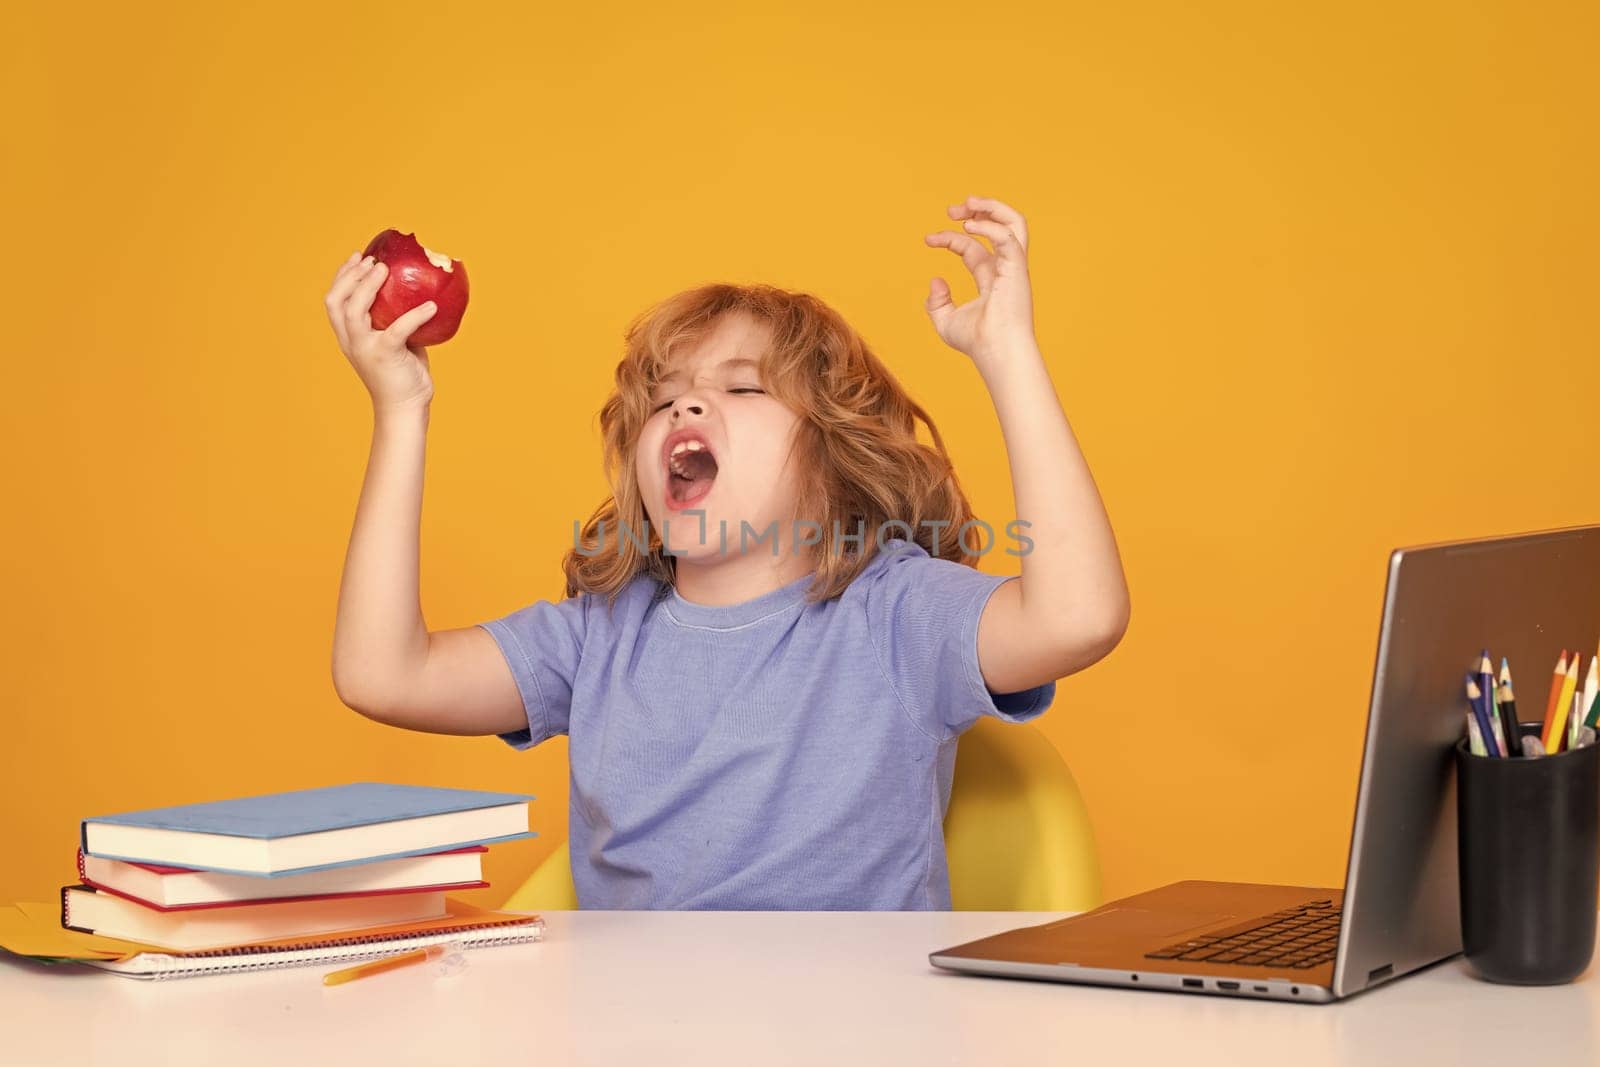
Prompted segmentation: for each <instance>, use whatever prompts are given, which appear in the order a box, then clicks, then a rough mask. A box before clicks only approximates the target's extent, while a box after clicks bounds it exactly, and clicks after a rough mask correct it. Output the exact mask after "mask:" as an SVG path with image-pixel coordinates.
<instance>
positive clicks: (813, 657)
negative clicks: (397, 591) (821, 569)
mask: <svg viewBox="0 0 1600 1067" xmlns="http://www.w3.org/2000/svg"><path fill="white" fill-rule="evenodd" d="M1012 580H1014V578H1012V577H1005V576H1001V575H993V574H985V573H983V572H982V571H979V570H976V569H974V568H972V567H968V566H965V565H963V564H960V563H957V562H955V561H954V560H951V559H942V558H936V557H932V556H929V555H928V553H927V552H926V551H925V550H924V549H923V548H922V547H921V546H920V545H918V544H916V543H915V542H912V541H907V540H903V539H900V538H894V539H889V540H886V542H885V545H884V547H883V548H882V549H881V550H879V552H878V554H877V555H876V556H875V557H874V558H873V559H872V561H871V562H870V563H869V564H868V565H867V566H866V568H864V569H863V570H862V572H861V573H860V574H859V575H857V576H856V578H855V580H854V581H853V582H851V583H850V585H849V586H848V587H847V588H846V589H845V590H844V592H843V593H841V594H840V595H839V596H837V597H835V598H834V599H832V600H828V601H825V602H822V603H818V604H806V603H805V601H804V597H805V591H806V587H807V585H808V584H809V583H810V581H811V576H810V575H806V576H805V577H804V578H800V579H796V580H795V581H793V582H791V583H789V584H788V585H785V586H783V587H782V588H780V589H775V590H773V591H771V592H769V593H765V594H763V595H761V596H758V597H755V598H754V599H752V600H746V601H744V602H743V603H740V604H731V605H725V606H708V605H704V604H695V603H692V602H690V601H688V600H685V599H684V598H683V597H682V596H680V595H679V594H678V592H677V590H676V589H674V588H672V587H671V586H668V585H664V584H662V583H660V582H658V581H656V580H655V579H653V578H650V577H649V576H647V575H639V576H637V577H635V578H634V580H633V582H632V583H631V584H630V585H629V586H628V587H627V588H626V589H624V590H623V592H622V594H621V596H620V597H619V598H618V600H617V602H616V605H615V607H614V610H613V612H611V613H609V614H608V612H607V610H606V601H605V598H604V597H603V596H595V595H592V594H587V593H580V594H579V595H578V596H576V597H571V598H564V599H562V600H559V601H549V600H540V601H537V602H535V603H533V604H530V605H529V606H528V607H525V608H522V609H520V610H518V611H515V612H513V613H511V614H510V615H506V616H504V617H502V618H499V619H495V620H492V621H490V622H485V623H480V624H479V625H482V626H483V627H484V628H485V629H487V630H488V631H489V633H490V634H492V635H493V636H494V639H495V641H496V642H497V643H498V644H499V646H500V650H501V652H502V653H504V655H505V657H506V662H507V663H508V664H509V665H510V667H511V673H512V676H513V677H514V678H515V679H516V683H517V688H518V690H519V691H520V692H521V694H522V702H523V706H524V708H525V710H526V711H527V715H528V726H527V728H526V729H523V730H518V731H516V732H514V733H508V734H501V735H500V737H501V739H502V740H504V741H505V742H506V743H508V744H510V745H512V746H513V747H515V748H519V749H525V748H529V747H531V746H533V745H536V744H538V743H539V742H540V741H543V740H544V739H545V738H547V737H550V736H552V735H554V734H566V735H568V739H569V745H568V753H569V761H570V764H571V775H572V776H571V799H570V803H569V807H568V832H569V838H568V843H569V848H570V849H571V859H572V875H573V881H574V883H575V885H576V888H577V891H578V905H579V907H581V908H671V909H718V910H730V911H733V910H850V911H879V910H913V911H929V910H948V909H949V908H950V879H949V871H948V869H947V868H946V865H945V853H944V832H943V821H944V815H945V810H946V806H947V805H948V803H949V800H950V783H951V778H952V775H953V773H954V770H955V757H956V739H957V738H958V737H960V735H961V734H962V733H963V732H965V731H966V730H967V729H969V728H970V727H971V726H972V725H973V724H974V723H976V722H977V721H978V718H979V717H980V716H982V715H993V716H995V717H997V718H1000V719H1004V720H1006V721H1007V722H1025V721H1027V720H1029V719H1033V718H1036V717H1037V716H1039V715H1040V714H1041V713H1043V711H1044V710H1045V708H1047V707H1049V705H1050V702H1051V701H1052V700H1053V699H1054V697H1055V682H1053V681H1051V682H1046V683H1045V684H1043V685H1040V686H1037V687H1035V688H1033V689H1028V690H1024V691H1023V692H1020V693H1013V694H996V693H992V692H990V691H989V689H988V688H987V687H986V686H985V685H984V681H983V675H982V674H981V672H980V671H979V667H978V619H979V616H980V615H981V614H982V612H983V606H984V604H985V602H986V601H987V600H988V599H989V596H990V594H992V593H993V592H994V591H995V590H996V589H997V588H999V587H1000V586H1001V585H1002V584H1003V583H1005V582H1007V581H1012Z"/></svg>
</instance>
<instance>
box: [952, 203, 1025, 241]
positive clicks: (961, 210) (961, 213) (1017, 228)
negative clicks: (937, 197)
mask: <svg viewBox="0 0 1600 1067" xmlns="http://www.w3.org/2000/svg"><path fill="white" fill-rule="evenodd" d="M950 217H951V218H953V219H967V218H972V219H984V218H988V219H993V220H995V221H996V222H998V223H1000V224H1001V225H1003V226H1008V227H1010V229H1011V232H1012V233H1014V234H1016V235H1017V243H1018V244H1020V245H1022V250H1023V251H1024V252H1026V251H1027V249H1028V222H1027V220H1026V219H1024V218H1023V217H1022V212H1020V211H1018V210H1017V209H1016V208H1014V207H1012V206H1011V205H1010V204H1006V203H1003V202H1001V201H999V200H995V199H993V198H991V197H987V196H969V197H967V198H966V199H965V200H963V201H962V202H961V203H959V204H952V205H950Z"/></svg>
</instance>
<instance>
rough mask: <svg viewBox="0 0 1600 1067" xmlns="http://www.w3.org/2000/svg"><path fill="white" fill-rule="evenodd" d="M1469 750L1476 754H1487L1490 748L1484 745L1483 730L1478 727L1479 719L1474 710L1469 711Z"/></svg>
mask: <svg viewBox="0 0 1600 1067" xmlns="http://www.w3.org/2000/svg"><path fill="white" fill-rule="evenodd" d="M1466 715H1467V751H1468V752H1470V753H1472V754H1473V755H1474V756H1487V755H1488V754H1489V753H1488V750H1486V749H1485V748H1484V747H1483V731H1482V730H1480V729H1478V720H1477V718H1476V717H1474V714H1473V712H1470V711H1469V712H1467V713H1466Z"/></svg>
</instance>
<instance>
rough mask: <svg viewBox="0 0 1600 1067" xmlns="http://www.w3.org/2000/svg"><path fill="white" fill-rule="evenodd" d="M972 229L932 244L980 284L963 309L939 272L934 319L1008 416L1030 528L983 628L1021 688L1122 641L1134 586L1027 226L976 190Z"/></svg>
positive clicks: (989, 666)
mask: <svg viewBox="0 0 1600 1067" xmlns="http://www.w3.org/2000/svg"><path fill="white" fill-rule="evenodd" d="M949 213H950V216H951V218H959V219H965V220H966V221H965V222H964V223H963V227H964V228H965V229H966V230H968V231H970V232H971V233H977V234H982V235H984V236H985V237H988V238H989V239H990V240H991V241H993V242H994V246H995V252H994V253H990V252H989V250H988V249H987V248H985V247H984V245H983V244H982V243H981V242H980V241H978V240H977V239H976V238H975V237H971V236H968V235H967V234H965V233H960V234H958V233H953V232H951V231H949V230H945V231H941V232H940V233H937V234H930V235H929V236H928V237H927V242H928V243H929V244H931V245H944V246H945V247H947V248H949V249H950V250H951V251H952V252H955V253H957V254H959V255H960V256H961V258H962V261H963V263H964V264H965V265H966V266H967V268H968V269H969V270H970V271H971V272H972V275H973V277H974V279H975V280H976V282H977V283H978V289H979V295H978V297H977V298H976V299H975V300H972V301H969V302H968V303H966V304H963V305H961V306H960V307H957V306H956V305H955V304H954V303H953V302H952V301H951V299H950V287H949V286H948V285H946V284H945V283H944V281H943V279H939V278H936V279H934V281H933V283H932V285H931V287H930V293H929V297H928V301H927V309H928V315H929V317H930V318H932V319H933V323H934V327H935V328H936V329H937V330H938V331H939V335H940V337H941V338H943V339H944V341H945V342H946V343H947V344H949V345H951V346H952V347H954V348H956V349H958V350H959V351H962V352H964V353H966V354H967V355H968V356H970V357H971V358H972V360H973V362H974V363H975V364H976V365H977V368H978V372H979V374H980V375H982V377H983V380H984V384H985V385H987V386H988V389H989V394H990V396H991V398H992V399H993V401H994V405H995V411H996V412H997V413H998V415H999V417H1000V428H1001V432H1002V434H1003V435H1004V438H1005V443H1006V452H1007V456H1008V458H1009V460H1010V466H1011V481H1012V488H1013V491H1014V493H1015V495H1016V511H1017V513H1016V518H1018V519H1020V520H1023V521H1024V522H1026V523H1027V524H1028V525H1027V526H1024V527H1022V532H1023V533H1024V534H1026V536H1027V537H1028V538H1030V539H1031V540H1032V542H1033V544H1032V546H1031V547H1029V546H1028V545H1027V544H1026V543H1024V545H1023V548H1022V550H1021V551H1022V552H1023V555H1022V557H1021V559H1022V576H1021V579H1020V580H1019V581H1015V582H1007V583H1006V584H1005V585H1004V586H1001V587H1000V588H999V589H998V590H996V592H995V594H994V596H993V597H991V598H990V599H989V602H988V605H987V607H986V608H985V610H984V613H983V616H982V620H981V622H980V624H979V629H978V655H979V660H980V662H981V663H982V667H983V676H984V680H985V682H986V683H987V684H988V685H989V687H990V688H991V689H993V690H995V691H997V692H1012V691H1016V690H1021V689H1025V688H1028V687H1030V686H1034V685H1040V684H1043V683H1044V682H1045V681H1047V680H1051V679H1055V678H1061V677H1065V676H1066V675H1069V674H1072V673H1074V672H1076V671H1079V670H1082V669H1083V668H1084V667H1087V666H1088V665H1089V664H1091V663H1093V662H1095V661H1096V660H1098V659H1100V658H1102V657H1103V656H1105V655H1106V654H1107V653H1108V652H1110V651H1111V649H1113V648H1115V647H1116V645H1117V643H1118V642H1119V641H1120V640H1121V639H1122V635H1123V633H1124V632H1125V631H1126V630H1127V627H1128V615H1129V599H1128V586H1127V582H1126V579H1125V578H1124V576H1123V573H1122V563H1121V560H1120V558H1119V557H1118V554H1117V545H1116V539H1115V537H1114V536H1113V534H1112V532H1111V523H1110V520H1109V519H1108V518H1107V516H1106V512H1105V507H1104V505H1103V504H1102V503H1101V500H1100V495H1099V493H1098V491H1097V490H1096V489H1095V484H1094V478H1093V476H1092V475H1091V474H1090V473H1089V466H1088V463H1087V462H1086V461H1085V459H1084V457H1083V453H1082V451H1081V450H1080V449H1079V448H1078V443H1077V441H1076V439H1075V438H1074V436H1073V433H1072V429H1071V427H1070V426H1068V424H1067V419H1066V415H1065V414H1064V413H1063V412H1062V410H1061V405H1060V403H1059V402H1058V401H1057V399H1056V392H1055V386H1054V384H1053V383H1052V382H1051V381H1050V374H1049V371H1048V370H1047V369H1046V367H1045V364H1044V357H1043V355H1042V353H1041V352H1040V351H1039V346H1038V342H1037V339H1036V338H1035V335H1034V330H1033V302H1032V293H1031V288H1030V282H1029V278H1028V262H1027V246H1028V231H1027V223H1026V221H1025V220H1024V219H1023V217H1022V215H1021V214H1019V213H1018V212H1017V211H1016V210H1015V209H1013V208H1011V207H1009V206H1007V205H1005V204H1003V203H1001V202H1000V201H998V200H989V199H983V198H980V197H968V198H967V200H966V201H965V202H964V203H962V204H957V205H954V206H952V207H951V208H950V209H949Z"/></svg>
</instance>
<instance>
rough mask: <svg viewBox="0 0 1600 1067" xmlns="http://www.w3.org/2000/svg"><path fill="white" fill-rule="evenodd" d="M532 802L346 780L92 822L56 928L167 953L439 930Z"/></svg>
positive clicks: (481, 883)
mask: <svg viewBox="0 0 1600 1067" xmlns="http://www.w3.org/2000/svg"><path fill="white" fill-rule="evenodd" d="M532 799H533V797H531V796H528V795H525V794H520V793H491V792H483V791H479V790H469V789H442V788H436V787H431V786H414V785H393V784H389V783H383V782H355V783H351V784H348V785H335V786H326V787H322V788H318V789H301V790H294V791H291V792H284V793H270V794H265V795H260V796H248V797H237V798H232V799H227V800H217V801H209V802H206V803H198V804H184V805H180V806H177V807H169V808H151V809H147V810H143V811H132V812H124V813H122V814H117V815H102V816H95V817H92V818H87V819H84V820H83V821H82V825H81V828H80V841H79V847H78V877H79V879H80V881H79V884H77V885H69V886H62V887H61V925H62V926H63V927H65V928H67V929H71V930H81V931H84V932H86V933H93V934H97V935H100V936H102V937H111V938H117V939H120V940H125V941H132V942H138V943H141V944H144V945H149V946H156V947H160V948H164V949H167V950H170V951H174V952H199V951H207V950H222V949H231V948H236V947H238V946H246V945H251V944H256V943H266V942H279V941H284V940H292V939H304V938H315V937H325V936H326V935H331V934H336V933H341V932H353V931H362V930H365V929H367V928H373V927H384V928H386V927H391V926H393V925H395V924H410V926H411V927H413V928H415V927H419V926H420V927H421V928H424V929H425V928H427V924H428V923H429V922H430V921H434V920H440V921H441V923H440V926H441V928H443V927H447V926H449V925H450V924H451V916H452V915H457V914H459V913H460V912H461V910H462V909H461V908H460V907H457V908H451V907H449V906H448V904H449V903H457V904H459V902H447V901H446V898H445V893H446V891H449V890H463V889H481V888H485V887H487V886H488V885H489V883H488V882H487V881H485V880H484V878H483V869H482V857H483V854H484V853H485V852H486V851H488V846H489V845H491V844H495V843H497V842H501V841H512V840H516V839H519V838H525V837H533V836H536V835H535V834H533V833H532V832H530V831H529V830H528V813H527V802H528V801H529V800H532Z"/></svg>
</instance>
